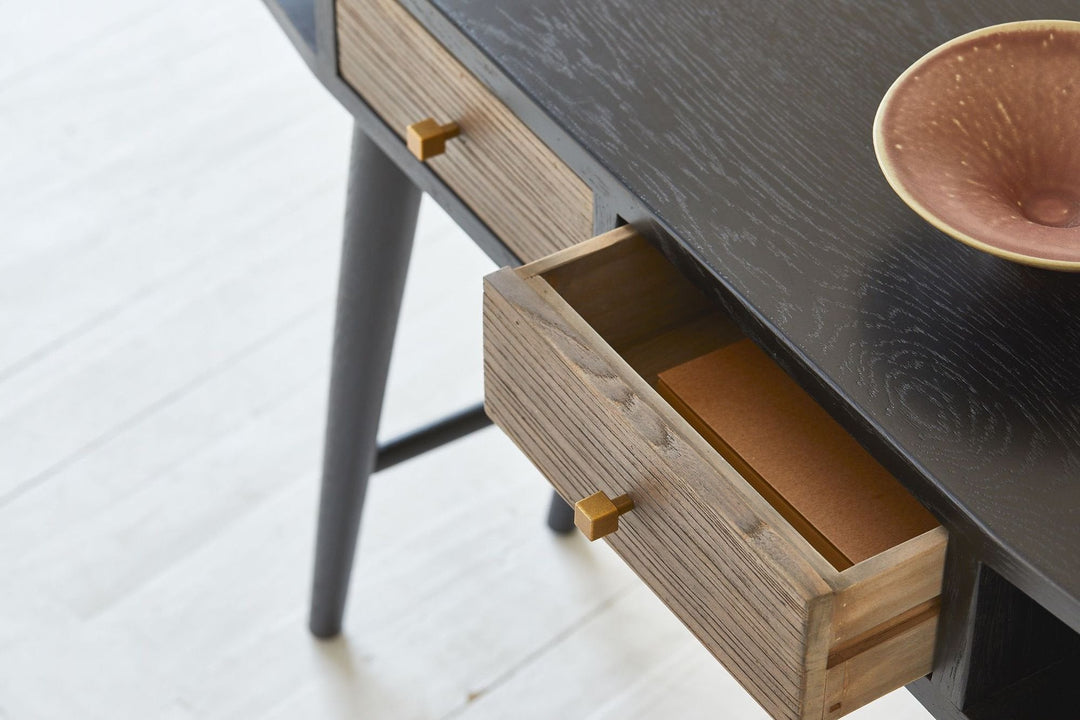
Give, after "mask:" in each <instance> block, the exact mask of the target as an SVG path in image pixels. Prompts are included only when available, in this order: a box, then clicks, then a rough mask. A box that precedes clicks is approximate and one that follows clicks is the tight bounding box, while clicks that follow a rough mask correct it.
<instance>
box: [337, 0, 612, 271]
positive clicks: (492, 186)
mask: <svg viewBox="0 0 1080 720" xmlns="http://www.w3.org/2000/svg"><path fill="white" fill-rule="evenodd" d="M337 30H338V54H339V62H340V71H341V75H342V77H343V78H344V79H345V80H346V82H348V83H349V85H351V86H352V88H353V89H354V90H356V91H357V92H358V93H359V94H360V95H361V96H362V97H363V98H364V100H365V101H366V102H367V103H368V104H369V105H370V106H371V107H372V108H373V109H374V110H375V111H376V112H377V113H378V114H379V115H380V116H381V117H382V119H383V120H384V121H385V122H386V124H387V125H389V126H390V127H391V128H393V129H394V130H395V131H396V132H397V133H398V134H399V135H401V136H403V137H404V134H405V128H406V127H407V126H408V125H410V124H412V123H415V122H418V121H420V120H423V119H424V118H426V117H433V118H434V119H435V120H436V121H437V122H439V123H446V122H450V121H455V122H457V123H458V124H459V125H460V126H461V135H460V136H458V137H457V138H455V139H453V140H451V141H449V142H448V143H447V145H446V152H445V153H444V154H443V155H439V156H438V157H433V158H430V159H429V160H427V162H428V164H429V165H430V166H431V168H432V169H433V170H434V171H435V173H436V174H438V176H439V177H440V178H441V179H442V180H443V182H445V183H446V184H447V185H449V186H450V187H451V188H452V189H453V190H454V192H456V193H457V194H458V196H459V197H460V198H461V199H462V200H463V201H465V203H466V204H467V205H469V207H470V208H472V210H473V212H475V213H476V215H477V216H478V217H479V218H480V219H481V220H483V221H484V223H486V224H487V226H488V227H489V228H490V229H491V230H492V232H494V233H495V234H496V235H498V236H499V238H500V239H501V240H502V241H503V242H504V243H506V245H507V247H509V248H510V249H511V250H512V251H513V252H514V253H515V254H516V255H517V256H518V257H519V258H521V259H522V260H523V261H524V262H529V261H531V260H535V259H537V258H540V257H543V256H545V255H548V254H550V253H553V252H555V251H556V250H561V249H562V248H564V247H568V246H570V245H572V244H574V243H577V242H581V241H582V240H585V239H586V238H588V237H589V236H590V235H592V215H593V201H592V192H591V191H590V190H589V188H588V186H586V185H585V183H584V182H582V180H581V179H580V178H579V177H578V176H577V175H575V174H574V172H573V171H572V170H570V168H568V167H567V166H566V165H565V164H564V163H563V162H562V161H561V160H559V158H558V157H557V156H556V155H555V153H553V152H552V151H551V150H550V149H548V147H547V146H546V145H544V144H543V143H542V142H540V140H539V139H538V138H537V137H536V136H535V135H533V134H532V132H530V131H529V129H528V128H526V127H525V125H524V124H523V123H522V122H521V121H520V120H518V119H517V117H515V116H514V114H513V113H512V112H510V110H509V109H507V107H506V106H505V105H503V104H502V103H501V102H500V101H499V100H498V99H497V98H496V97H495V96H494V95H492V94H491V92H490V91H489V90H488V89H487V88H486V87H484V85H482V84H481V83H480V82H479V81H478V80H477V79H476V78H475V77H473V76H472V75H471V74H470V73H469V71H468V70H466V69H465V68H464V67H463V66H462V65H461V64H460V63H459V62H458V61H457V60H455V59H454V57H453V56H452V55H451V54H450V53H449V52H448V51H447V50H446V49H445V48H444V47H442V45H440V44H439V42H438V41H437V40H435V38H433V37H432V36H431V35H430V34H428V32H427V31H426V30H425V29H424V28H423V27H422V26H421V25H420V23H419V22H417V21H416V19H415V18H413V16H412V15H410V14H409V12H408V11H407V10H405V9H404V8H403V7H401V5H399V4H398V3H397V2H396V1H395V0H338V2H337Z"/></svg>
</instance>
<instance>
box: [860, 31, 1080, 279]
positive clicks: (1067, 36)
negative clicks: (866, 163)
mask: <svg viewBox="0 0 1080 720" xmlns="http://www.w3.org/2000/svg"><path fill="white" fill-rule="evenodd" d="M874 150H875V152H876V153H877V158H878V162H879V163H880V165H881V169H882V171H883V172H884V173H885V177H886V178H887V179H888V181H889V184H890V185H892V187H893V189H894V190H896V192H897V193H898V194H899V195H900V197H901V198H903V200H904V202H906V203H907V204H908V205H910V206H911V208H912V209H914V210H915V212H917V213H919V215H921V216H922V217H923V218H925V219H926V220H927V221H928V222H930V223H931V224H932V225H934V226H935V227H937V228H939V229H941V230H943V231H944V232H946V233H948V234H949V235H951V236H952V237H954V238H956V239H957V240H960V241H961V242H964V243H967V244H968V245H971V246H973V247H976V248H978V249H980V250H983V251H985V252H988V253H993V254H994V255H999V256H1001V257H1004V258H1008V259H1009V260H1014V261H1016V262H1021V263H1027V264H1029V265H1037V266H1040V267H1045V268H1052V269H1056V270H1071V271H1080V22H1071V21H1066V20H1031V21H1025V22H1015V23H1006V24H1004V25H995V26H993V27H988V28H983V29H982V30H976V31H975V32H971V33H968V34H967V35H962V36H960V37H958V38H956V39H954V40H950V41H949V42H947V43H945V44H944V45H942V46H940V47H938V48H936V49H934V50H932V51H930V52H929V53H928V54H926V55H925V56H923V57H922V58H921V59H920V60H919V61H918V62H916V63H915V64H914V65H912V66H911V67H910V68H908V69H907V70H906V71H905V72H904V74H903V75H901V76H900V77H899V78H897V80H896V82H895V83H893V85H892V87H891V88H889V91H888V92H887V93H886V94H885V97H884V99H882V101H881V106H880V107H879V108H878V112H877V117H876V118H875V119H874Z"/></svg>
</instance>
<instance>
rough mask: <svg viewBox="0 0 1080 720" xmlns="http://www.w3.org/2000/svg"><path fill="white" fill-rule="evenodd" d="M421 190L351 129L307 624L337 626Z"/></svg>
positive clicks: (327, 631)
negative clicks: (324, 442)
mask: <svg viewBox="0 0 1080 720" xmlns="http://www.w3.org/2000/svg"><path fill="white" fill-rule="evenodd" d="M419 207H420V191H419V190H418V189H417V188H416V186H414V185H413V184H412V182H411V181H410V180H409V179H408V178H407V177H406V176H405V175H404V174H403V173H402V172H401V170H399V169H398V167H397V166H396V165H394V163H393V162H391V161H390V159H389V158H387V157H386V156H385V155H384V154H383V152H382V151H381V150H379V149H378V148H377V147H376V146H375V144H374V143H372V142H371V140H369V139H368V138H367V136H366V135H364V133H363V132H362V131H361V130H360V129H359V128H355V129H354V130H353V147H352V159H351V163H350V166H349V189H348V195H347V204H346V211H345V237H344V242H343V248H342V256H341V277H340V280H339V285H338V304H337V320H336V326H335V329H334V351H333V363H332V370H331V378H330V403H329V412H328V417H327V425H326V446H325V451H324V456H323V479H322V496H321V498H320V501H319V528H318V535H317V537H316V548H315V579H314V588H313V592H312V601H311V621H310V627H311V632H312V633H314V634H315V635H317V636H319V637H332V636H334V635H337V634H338V633H339V632H341V621H342V616H343V615H344V611H345V598H346V595H347V593H348V589H349V575H350V572H351V570H352V563H353V556H354V554H355V552H356V539H357V535H358V533H359V530H360V515H361V510H362V509H363V506H364V493H365V491H366V490H367V481H368V476H369V475H370V474H371V471H372V469H373V467H374V463H375V453H376V446H375V433H376V430H377V429H378V426H379V414H380V411H381V409H382V400H383V390H384V389H385V386H386V373H387V369H388V368H389V365H390V350H391V347H392V346H393V343H394V331H395V329H396V328H397V319H398V310H399V309H400V307H401V293H402V290H403V289H404V285H405V274H406V271H407V269H408V266H409V254H410V252H411V250H412V244H413V233H414V232H415V230H416V215H417V212H418V210H419Z"/></svg>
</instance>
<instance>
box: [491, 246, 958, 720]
mask: <svg viewBox="0 0 1080 720" xmlns="http://www.w3.org/2000/svg"><path fill="white" fill-rule="evenodd" d="M741 338H742V335H741V333H740V331H739V330H738V328H737V327H736V326H735V324H734V323H733V322H732V321H731V319H730V318H729V317H727V316H726V315H725V314H724V312H723V311H722V310H721V309H720V308H719V307H718V306H717V305H716V304H715V303H714V302H713V301H711V300H710V299H708V298H707V297H706V296H705V295H704V294H702V293H701V292H700V291H699V290H698V289H697V288H696V287H694V286H693V285H692V284H691V283H690V282H689V281H687V280H686V279H685V278H684V277H682V276H681V275H680V274H679V273H678V271H677V270H676V269H675V268H674V267H673V266H672V265H671V264H670V263H669V262H668V261H667V260H666V259H665V258H664V257H663V256H662V255H661V254H660V253H659V252H658V251H657V250H656V249H654V248H653V247H652V246H651V245H649V243H648V242H646V241H645V240H643V239H642V238H640V237H638V236H637V235H636V234H635V233H634V232H633V231H632V230H631V229H629V228H620V229H618V230H615V231H613V232H611V233H607V234H605V235H602V236H600V237H597V238H594V239H592V240H589V241H587V242H584V243H581V244H580V245H577V246H575V247H573V248H570V249H568V250H564V251H562V252H559V253H556V254H555V255H552V256H549V257H547V258H545V259H542V260H539V261H537V262H534V263H532V264H530V265H526V266H524V267H522V268H518V269H504V270H501V271H499V272H496V273H494V274H493V275H491V276H489V277H488V278H487V280H486V283H485V291H484V351H485V359H484V363H485V382H486V391H485V392H486V403H487V410H488V413H489V414H490V415H491V417H492V418H493V419H494V420H495V422H496V423H497V424H498V425H499V426H500V427H501V428H502V429H503V430H504V431H505V432H506V433H507V434H508V435H509V436H510V437H511V438H512V439H513V440H514V441H515V442H516V443H517V444H518V445H519V446H520V447H521V449H522V450H523V451H524V452H525V453H526V454H527V455H528V456H529V458H530V459H531V460H532V461H533V463H534V464H535V465H536V466H537V467H538V468H539V469H540V470H541V471H542V472H543V473H544V474H545V475H546V476H547V478H548V479H549V480H550V481H551V483H552V484H553V485H554V486H555V488H556V489H557V490H558V491H559V493H560V494H561V495H562V496H563V497H564V498H565V499H566V500H567V501H569V502H570V503H574V502H576V501H578V500H580V499H582V498H585V497H587V496H590V495H592V494H593V493H596V492H597V491H604V492H606V493H608V494H610V495H611V496H612V497H614V496H617V495H622V494H624V493H627V494H629V495H630V497H631V498H632V499H633V501H634V504H635V508H634V509H633V511H632V512H629V513H627V514H625V515H623V516H622V517H620V518H619V528H618V530H617V531H616V532H615V533H613V534H611V535H609V536H607V539H608V542H609V543H610V544H611V546H612V547H613V548H614V549H615V550H616V552H618V553H619V555H620V556H621V557H622V558H623V559H624V560H625V561H626V562H627V564H628V565H630V566H631V567H632V568H633V569H634V570H635V572H637V574H638V575H639V576H640V577H641V578H642V579H643V580H644V581H645V582H646V583H647V584H648V585H649V586H650V587H651V588H652V589H653V591H654V592H656V593H657V595H659V597H660V598H661V599H662V600H663V601H664V602H665V603H666V604H667V606H668V607H669V608H671V610H672V611H673V612H674V613H675V614H676V615H677V616H678V617H679V618H680V619H681V620H682V621H683V623H684V624H685V625H686V626H687V627H688V628H689V629H690V630H691V631H692V632H693V633H694V635H695V636H696V637H697V638H698V639H699V640H700V641H701V642H702V643H703V644H704V645H705V646H706V647H707V648H708V649H709V650H710V651H711V652H712V653H713V655H715V656H716V657H717V658H718V659H719V660H720V661H721V662H722V663H723V664H724V666H725V667H726V668H727V669H728V670H729V671H730V672H731V673H732V674H733V675H734V676H735V677H736V678H737V679H738V680H739V682H740V683H741V684H742V685H743V687H744V688H745V689H746V690H747V691H748V692H750V693H751V694H752V695H753V696H754V698H755V699H756V700H757V701H758V702H759V703H760V704H761V705H762V707H764V708H765V709H766V710H767V711H768V712H769V713H771V714H772V715H773V716H774V717H777V718H835V717H839V716H841V715H843V714H845V713H847V712H850V711H852V710H854V709H855V708H857V707H859V706H861V705H864V704H865V703H867V702H869V701H871V700H873V699H875V698H877V697H879V696H881V695H883V694H885V693H887V692H889V691H890V690H893V689H895V688H897V687H900V686H901V685H904V684H906V683H908V682H911V681H912V680H915V679H916V678H918V677H920V676H922V675H925V674H926V673H928V672H929V671H930V669H931V662H932V658H933V650H934V640H935V636H936V631H937V616H938V604H939V596H940V593H941V581H942V569H943V565H944V557H945V544H946V539H947V538H946V533H945V530H944V529H943V528H941V527H937V528H935V529H933V530H930V531H928V532H924V533H922V534H921V535H917V536H916V537H913V538H912V539H910V540H906V541H904V542H902V543H900V544H897V545H895V546H893V547H891V548H889V549H888V550H885V551H884V552H881V553H879V554H877V555H874V556H873V557H870V558H869V559H866V560H863V561H861V562H858V563H856V564H854V565H852V566H851V567H848V568H847V569H845V570H838V569H836V567H834V566H833V565H832V564H830V562H829V561H828V560H826V558H825V557H824V556H823V555H822V554H820V553H819V552H818V551H817V550H815V549H814V546H813V545H812V544H811V543H810V542H809V541H808V540H807V539H806V538H805V537H804V536H803V535H801V534H800V533H799V532H798V531H797V530H796V528H795V527H794V526H793V525H792V524H791V523H790V522H788V520H786V519H785V517H784V516H783V515H781V514H780V512H779V511H778V510H777V509H775V508H774V507H773V506H772V505H770V504H769V503H768V502H767V501H766V500H765V499H764V498H763V497H762V496H761V495H760V494H758V493H757V492H756V491H755V490H754V489H753V487H752V486H751V485H750V483H749V482H747V480H746V479H744V478H743V477H742V476H741V475H740V474H739V473H738V472H736V470H735V469H734V468H733V467H732V465H731V464H729V463H728V462H727V461H726V460H724V458H723V457H722V456H721V455H720V454H719V453H718V452H717V451H716V450H715V449H714V448H713V446H711V445H710V444H709V443H708V442H706V440H705V438H703V437H702V436H701V435H700V434H699V433H698V432H697V431H695V430H694V429H693V428H692V427H691V425H690V424H689V423H688V422H687V421H686V420H685V419H683V417H682V416H680V415H679V414H678V413H677V412H676V411H675V409H674V408H673V407H672V406H671V405H669V404H668V403H667V402H666V401H665V400H664V399H663V398H662V397H661V396H660V394H659V393H658V392H657V391H656V389H655V385H656V380H657V376H658V374H659V373H661V372H663V371H665V370H667V369H669V368H672V367H675V366H677V365H680V364H682V363H684V362H686V361H689V360H691V359H693V358H696V357H698V356H701V355H703V354H705V353H708V352H710V351H712V350H715V349H717V348H720V347H723V346H725V345H727V344H730V343H732V342H734V341H736V340H738V339H741ZM836 511H837V512H838V513H842V512H845V511H846V510H845V508H844V507H837V508H836Z"/></svg>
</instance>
